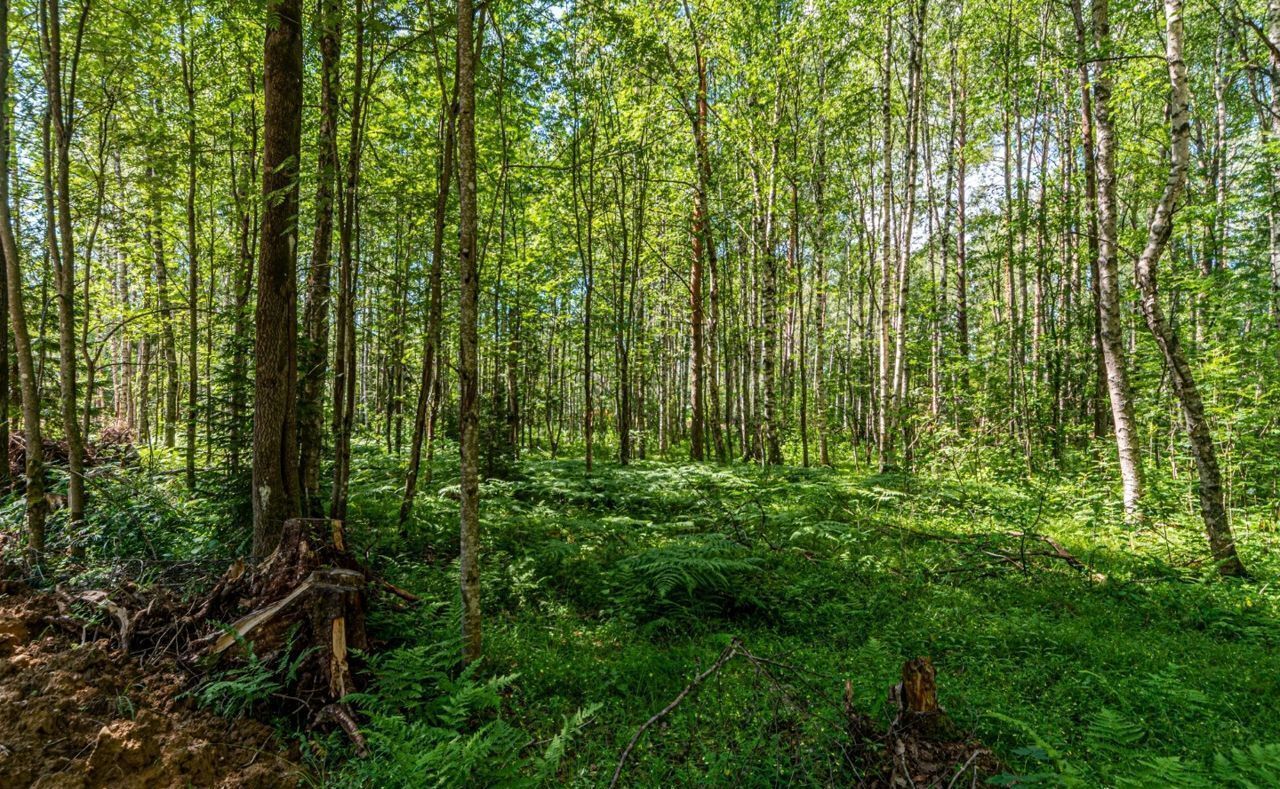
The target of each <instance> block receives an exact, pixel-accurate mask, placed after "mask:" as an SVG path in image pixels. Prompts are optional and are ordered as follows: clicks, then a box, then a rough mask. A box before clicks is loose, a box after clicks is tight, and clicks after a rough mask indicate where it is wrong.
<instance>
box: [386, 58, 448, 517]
mask: <svg viewBox="0 0 1280 789" xmlns="http://www.w3.org/2000/svg"><path fill="white" fill-rule="evenodd" d="M439 80H440V101H441V108H440V156H439V164H438V171H437V174H436V205H435V224H434V226H433V228H432V236H431V274H430V280H429V283H428V290H429V291H430V293H429V295H428V297H427V298H428V305H427V326H426V332H425V333H424V338H423V348H422V380H421V382H420V383H421V385H420V388H419V389H418V404H417V408H416V411H415V413H414V420H413V438H412V439H411V440H410V442H409V469H408V473H407V474H406V475H405V481H404V496H403V497H402V498H401V500H400V519H399V520H400V528H401V530H403V529H404V526H405V523H406V522H407V521H408V520H409V513H410V512H412V510H413V498H414V494H415V493H416V491H417V486H418V476H419V474H420V467H421V465H422V445H423V442H424V440H429V438H430V436H428V435H427V434H428V433H429V432H430V425H431V417H430V414H431V412H432V411H433V410H435V409H436V408H437V407H438V405H439V398H437V397H433V396H432V393H433V391H434V387H435V383H436V381H437V379H438V377H439V369H438V368H439V362H438V357H439V355H440V314H441V310H442V305H441V287H440V280H441V275H442V273H443V269H444V231H445V220H446V218H447V214H448V211H449V190H450V188H451V186H452V184H453V157H454V150H455V148H456V147H457V143H456V140H455V137H456V113H455V108H456V107H457V104H456V101H457V93H456V87H455V90H454V92H453V94H452V95H450V93H449V91H448V90H447V89H446V88H445V85H444V78H443V75H440V77H439ZM454 83H455V86H456V83H457V79H456V75H455V79H454ZM427 450H428V456H430V446H428V448H427ZM429 471H430V467H428V472H429Z"/></svg>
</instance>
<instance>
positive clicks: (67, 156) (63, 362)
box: [40, 0, 89, 534]
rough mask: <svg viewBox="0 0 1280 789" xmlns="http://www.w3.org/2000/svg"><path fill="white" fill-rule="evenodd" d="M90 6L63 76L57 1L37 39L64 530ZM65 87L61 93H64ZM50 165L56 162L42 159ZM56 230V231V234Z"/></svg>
mask: <svg viewBox="0 0 1280 789" xmlns="http://www.w3.org/2000/svg"><path fill="white" fill-rule="evenodd" d="M88 15H89V4H88V3H87V2H86V3H85V4H83V5H82V6H81V7H80V18H79V21H78V24H77V31H76V37H75V45H74V47H73V49H72V52H71V56H70V59H69V62H68V64H67V70H68V71H69V74H64V64H63V62H62V20H61V10H60V8H59V5H58V0H43V2H41V4H40V16H41V20H40V21H41V41H42V45H43V46H42V48H43V54H44V60H45V62H44V78H45V90H46V94H47V95H46V99H47V101H48V113H49V118H50V120H51V122H52V125H53V134H54V151H55V159H56V166H55V168H54V169H55V174H54V176H53V178H54V180H55V183H56V198H57V199H56V202H57V222H56V225H55V226H54V227H50V229H49V242H50V243H49V254H50V257H51V258H52V260H53V265H54V271H55V273H56V275H57V293H58V298H57V301H58V371H59V373H58V377H59V383H60V387H61V399H60V402H61V406H62V409H61V410H62V422H63V432H64V433H65V435H66V440H67V458H68V460H67V510H68V520H67V523H68V528H69V530H70V531H71V532H72V534H74V533H75V529H76V528H77V527H78V526H79V524H80V522H81V521H82V520H84V440H83V437H82V436H81V434H80V421H79V410H78V408H77V406H76V337H75V327H76V317H75V236H74V235H73V232H72V226H71V138H72V134H73V132H74V128H73V123H74V113H75V100H76V99H75V86H76V72H77V67H78V65H79V60H80V45H81V41H82V40H83V33H84V27H85V23H86V22H87V19H88ZM64 91H65V95H64ZM45 161H46V175H45V177H46V183H47V179H48V178H49V174H48V168H49V166H50V165H52V164H54V163H53V162H51V161H50V160H49V159H48V158H46V160H45ZM55 228H56V232H55Z"/></svg>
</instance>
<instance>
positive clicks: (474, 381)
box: [457, 0, 482, 663]
mask: <svg viewBox="0 0 1280 789" xmlns="http://www.w3.org/2000/svg"><path fill="white" fill-rule="evenodd" d="M474 25H475V9H474V7H473V5H472V0H458V55H457V63H458V275H459V286H460V287H459V296H458V336H459V343H458V400H459V406H458V407H459V413H458V423H459V426H460V433H461V435H460V440H459V442H458V443H459V455H460V460H461V477H462V479H461V486H460V487H461V506H460V508H459V523H460V542H459V562H458V564H459V569H460V574H459V575H460V577H459V587H460V589H461V592H462V659H463V661H464V662H466V663H471V662H473V661H475V660H479V659H480V656H481V643H482V641H481V638H482V635H481V621H480V563H479V556H478V553H479V550H480V479H479V476H480V475H479V464H480V440H479V439H480V403H479V394H480V392H479V388H480V386H479V384H480V381H479V370H478V369H477V358H476V357H477V345H478V341H479V337H478V331H477V327H476V322H477V305H478V302H479V296H480V277H479V271H478V267H477V265H476V224H477V223H476V125H475V118H476V60H477V59H478V54H477V52H476V46H475V40H474Z"/></svg>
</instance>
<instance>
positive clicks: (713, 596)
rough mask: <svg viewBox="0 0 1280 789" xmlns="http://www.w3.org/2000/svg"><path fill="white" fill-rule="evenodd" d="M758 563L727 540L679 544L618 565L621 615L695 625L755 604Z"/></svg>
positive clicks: (715, 537)
mask: <svg viewBox="0 0 1280 789" xmlns="http://www.w3.org/2000/svg"><path fill="white" fill-rule="evenodd" d="M760 569H761V560H760V559H759V558H758V557H753V556H749V555H745V552H744V550H743V548H742V546H740V545H738V544H736V543H734V542H732V541H731V540H729V539H728V538H727V537H725V536H724V535H720V534H707V535H692V536H688V537H685V538H677V539H675V540H672V541H671V542H669V543H666V544H663V545H660V546H657V547H653V548H649V549H647V550H644V551H641V552H640V553H636V554H633V555H631V556H628V557H627V558H625V559H623V560H622V561H621V562H619V564H618V573H619V575H620V579H619V582H618V591H617V598H616V599H617V601H618V606H619V613H620V614H621V615H623V616H627V617H634V618H636V619H639V620H641V621H651V620H652V621H656V622H662V623H668V624H669V623H671V622H672V620H684V621H686V622H696V621H698V620H702V619H706V618H708V617H712V616H715V615H717V614H721V613H724V612H726V611H728V610H730V609H732V608H735V607H741V606H743V605H746V604H748V603H753V602H755V600H756V598H755V597H754V595H753V593H752V591H751V588H752V584H753V583H754V581H755V579H754V577H753V576H755V575H756V574H758V573H759V572H760Z"/></svg>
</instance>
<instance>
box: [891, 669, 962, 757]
mask: <svg viewBox="0 0 1280 789" xmlns="http://www.w3.org/2000/svg"><path fill="white" fill-rule="evenodd" d="M889 698H890V700H891V701H892V702H894V703H896V704H897V707H898V716H897V718H896V719H895V720H894V722H893V729H894V730H897V731H911V732H913V733H915V734H917V735H918V736H921V737H924V738H926V739H940V738H944V739H945V738H950V737H953V736H954V735H955V726H954V725H953V724H952V723H951V720H950V719H949V718H948V717H947V713H946V710H944V709H942V705H941V704H939V703H938V671H937V669H935V668H934V667H933V661H932V660H930V659H929V658H927V657H917V658H915V659H914V660H908V661H907V662H905V663H903V664H902V681H901V682H900V683H898V684H897V685H895V686H894V687H893V689H892V691H890V694H889Z"/></svg>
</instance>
